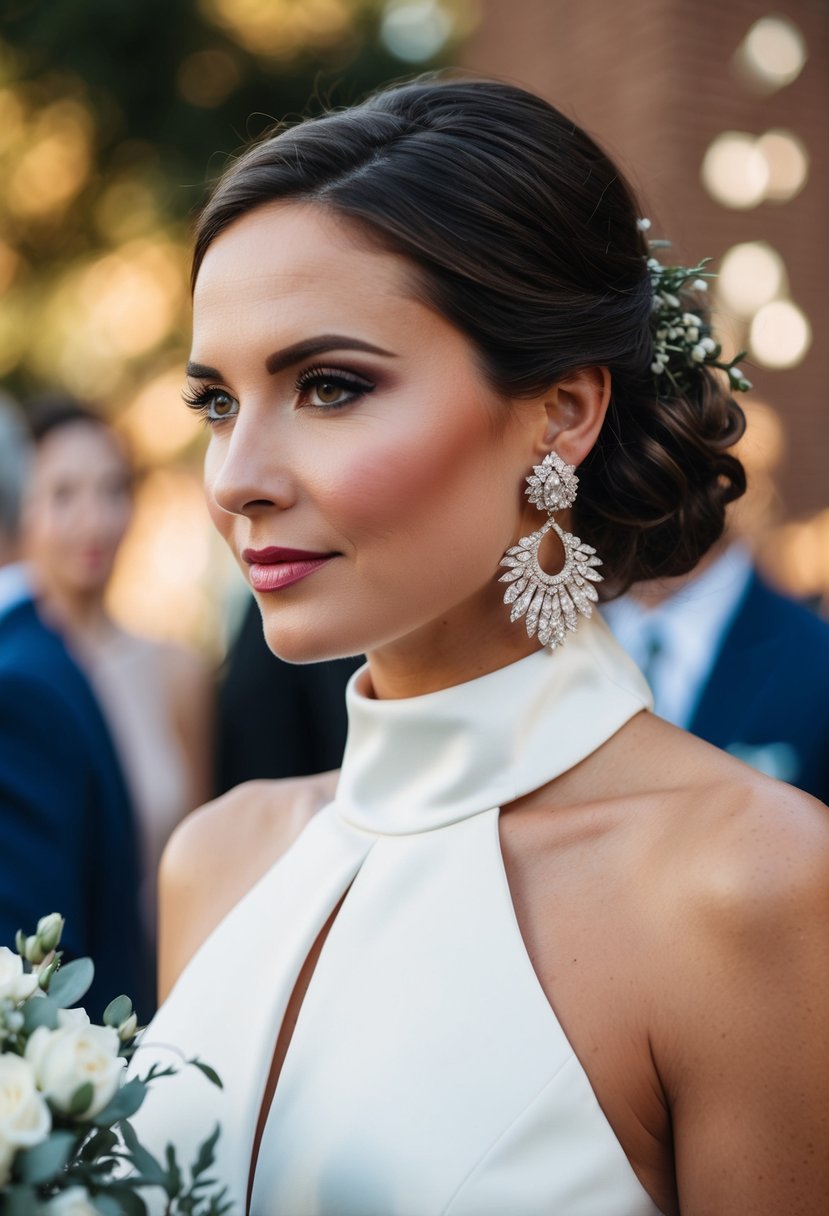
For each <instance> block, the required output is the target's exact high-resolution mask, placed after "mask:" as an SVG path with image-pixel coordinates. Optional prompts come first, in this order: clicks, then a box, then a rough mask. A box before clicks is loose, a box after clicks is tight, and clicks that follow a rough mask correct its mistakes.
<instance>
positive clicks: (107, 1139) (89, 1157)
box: [81, 1127, 118, 1162]
mask: <svg viewBox="0 0 829 1216" xmlns="http://www.w3.org/2000/svg"><path fill="white" fill-rule="evenodd" d="M117 1143H118V1136H117V1134H116V1133H115V1132H114V1131H111V1130H110V1128H108V1127H107V1128H103V1129H102V1130H101V1131H99V1132H95V1135H94V1136H91V1137H90V1138H89V1140H87V1142H86V1144H85V1145H84V1146H83V1148H82V1149H81V1161H87V1162H93V1161H97V1160H98V1158H99V1157H103V1156H104V1155H105V1154H106V1153H110V1152H112V1150H113V1149H114V1148H115V1146H116V1144H117Z"/></svg>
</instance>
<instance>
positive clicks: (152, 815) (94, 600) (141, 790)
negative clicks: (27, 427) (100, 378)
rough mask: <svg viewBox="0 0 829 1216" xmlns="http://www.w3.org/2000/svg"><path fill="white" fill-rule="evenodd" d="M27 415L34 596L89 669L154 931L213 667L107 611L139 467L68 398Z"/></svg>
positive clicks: (190, 804)
mask: <svg viewBox="0 0 829 1216" xmlns="http://www.w3.org/2000/svg"><path fill="white" fill-rule="evenodd" d="M30 421H31V428H32V433H33V436H34V442H35V451H34V458H33V462H32V473H31V480H30V485H29V488H28V492H27V495H26V502H25V511H24V528H23V532H24V542H25V549H26V554H27V557H28V559H29V561H30V566H31V575H32V579H33V582H34V585H35V589H36V595H37V601H38V605H39V609H40V612H41V613H42V615H43V616H44V618H45V619H46V620H47V621H48V622H49V623H50V624H51V625H52V626H53V627H54V628H55V629H56V630H57V631H58V632H59V633H60V634H61V636H62V637H63V638H64V640H65V641H66V643H67V646H68V648H69V650H70V651H71V653H72V654H73V655H74V657H75V659H76V660H77V662H78V663H79V664H80V665H81V667H82V668H83V669H84V671H85V672H86V674H87V676H88V678H89V680H90V682H91V684H92V686H93V688H94V690H95V692H96V694H97V696H98V699H99V702H100V704H101V707H102V709H103V711H104V716H105V717H106V719H107V722H108V723H109V727H110V730H111V732H112V736H113V738H114V740H115V744H116V748H117V750H118V753H119V756H120V758H121V763H122V766H123V769H124V773H125V774H126V778H127V785H128V787H129V790H130V794H131V797H132V802H133V805H134V807H135V811H136V818H137V823H138V828H139V837H140V841H141V853H142V881H141V904H142V908H143V913H144V917H145V922H146V925H147V929H148V933H149V934H150V936H151V938H152V936H153V934H154V930H155V902H156V875H157V870H158V865H159V862H160V859H161V853H162V851H163V848H164V845H165V844H166V842H167V839H168V837H169V835H170V833H171V832H172V831H173V829H174V828H175V826H176V824H177V823H178V822H179V821H180V820H181V819H182V817H183V816H184V815H185V814H187V813H188V811H191V810H192V809H193V808H194V807H196V806H198V805H199V804H200V803H202V802H204V801H205V800H206V799H207V798H208V797H209V796H210V793H211V783H210V764H211V746H212V727H213V712H212V709H213V682H212V675H211V672H210V670H209V667H208V665H207V663H206V662H205V661H204V660H203V659H202V658H201V657H200V656H199V655H197V654H196V653H194V652H193V651H192V650H189V649H185V648H184V647H182V646H178V645H174V644H172V643H169V642H159V641H156V640H154V639H152V638H148V637H142V636H139V635H138V634H136V633H133V632H130V631H128V630H126V629H124V628H123V627H122V626H121V625H119V624H118V623H117V622H116V621H115V620H114V619H113V617H112V616H111V615H110V613H109V611H108V609H107V604H106V591H107V585H108V583H109V581H110V577H111V575H112V571H113V567H114V565H115V560H116V557H117V554H118V550H119V547H120V545H121V542H122V541H123V539H124V536H125V534H126V531H127V529H128V527H129V524H130V520H131V517H132V503H133V477H134V474H133V469H132V466H131V462H130V459H129V456H128V453H127V450H126V448H125V446H124V443H123V442H122V440H121V439H120V437H119V436H118V435H117V433H116V432H115V431H114V429H113V428H112V427H111V426H110V425H109V424H108V423H107V422H106V421H105V420H104V419H103V418H102V417H100V416H99V415H98V414H96V413H95V412H93V411H92V410H91V409H89V408H87V407H85V406H82V405H80V404H78V403H76V402H74V401H71V400H60V399H53V400H51V401H48V402H43V403H41V404H40V405H39V406H37V407H35V408H34V409H33V411H32V414H31V420H30ZM181 560H182V561H185V562H186V560H187V555H186V553H185V554H182V559H181Z"/></svg>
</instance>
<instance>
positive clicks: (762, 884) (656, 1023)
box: [640, 751, 829, 1212]
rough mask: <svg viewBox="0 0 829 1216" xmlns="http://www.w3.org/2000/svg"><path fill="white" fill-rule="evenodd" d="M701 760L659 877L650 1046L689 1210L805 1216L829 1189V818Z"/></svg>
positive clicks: (805, 799)
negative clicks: (828, 1123) (803, 1200)
mask: <svg viewBox="0 0 829 1216" xmlns="http://www.w3.org/2000/svg"><path fill="white" fill-rule="evenodd" d="M696 754H697V755H698V756H699V757H700V758H701V759H702V760H704V761H705V764H704V765H703V767H702V769H701V770H700V774H699V777H698V779H697V780H696V781H688V782H685V783H684V786H683V787H682V788H677V789H676V791H675V794H674V797H673V798H671V799H669V800H668V801H667V802H666V804H665V806H666V817H665V822H664V824H663V825H662V826H661V830H660V831H659V832H658V833H657V834H656V835H655V837H654V839H655V841H656V843H655V852H652V853H651V854H650V861H651V863H653V864H651V865H650V866H649V877H650V887H651V893H650V896H649V898H650V899H651V904H650V909H651V911H652V912H655V913H657V914H656V915H653V916H652V917H650V918H649V923H650V924H652V925H653V926H655V930H654V933H655V940H654V942H653V943H652V945H653V946H654V950H653V951H652V957H654V958H657V957H658V958H659V959H660V965H659V969H658V974H656V973H655V974H654V976H653V979H654V983H653V987H652V990H651V995H652V997H653V1000H652V1005H651V1010H652V1013H651V1017H650V1019H649V1023H650V1024H649V1042H650V1046H651V1051H652V1054H653V1058H654V1060H655V1061H656V1063H657V1066H658V1070H659V1075H660V1079H661V1083H662V1085H663V1087H664V1091H665V1093H666V1094H667V1096H668V1098H669V1101H670V1104H671V1108H672V1111H673V1120H674V1135H675V1145H676V1160H677V1173H678V1178H679V1189H680V1199H681V1206H682V1208H683V1211H684V1210H685V1207H686V1206H687V1207H688V1209H689V1210H692V1209H693V1210H694V1211H697V1210H699V1211H721V1210H725V1209H726V1208H728V1207H733V1204H730V1205H729V1203H727V1202H726V1198H727V1196H730V1195H733V1194H734V1193H736V1192H739V1193H741V1194H744V1195H745V1196H746V1197H747V1199H748V1201H749V1206H750V1207H751V1210H752V1211H755V1210H756V1211H758V1212H760V1211H762V1212H766V1211H768V1212H772V1211H774V1212H777V1211H792V1210H794V1207H795V1206H798V1204H797V1203H796V1202H795V1201H794V1198H793V1196H795V1195H807V1194H808V1195H809V1196H813V1195H817V1194H818V1193H821V1194H823V1195H824V1196H825V1193H826V1186H827V1185H829V1164H827V1162H826V1161H821V1162H815V1163H813V1162H811V1161H810V1160H809V1161H807V1160H805V1159H804V1158H805V1156H808V1154H807V1153H805V1151H804V1148H803V1146H804V1145H806V1144H808V1143H809V1141H810V1137H811V1136H812V1135H813V1134H814V1129H815V1127H817V1126H820V1125H822V1121H824V1120H825V1112H826V1109H827V1103H829V1048H827V1043H829V1039H827V1035H826V1014H825V1010H826V1009H827V1007H829V965H827V963H828V960H829V956H827V951H826V942H827V940H829V810H828V809H827V808H826V807H825V806H824V805H823V804H822V803H820V802H818V801H817V800H816V799H814V798H812V797H810V796H809V795H808V794H804V793H802V792H801V791H800V790H797V789H794V788H792V787H791V786H788V785H785V784H783V783H782V782H778V781H774V780H772V779H771V778H769V777H765V776H763V775H762V774H760V773H755V772H753V771H752V770H750V769H748V768H746V767H745V766H744V765H742V764H740V763H739V762H738V761H735V760H733V759H732V758H731V757H728V756H725V757H723V758H722V761H721V760H720V759H719V758H718V757H709V755H708V752H707V751H704V752H700V751H697V752H696ZM640 877H641V879H642V882H643V885H644V880H645V875H644V873H643V874H642V875H640ZM654 901H655V902H654ZM781 1127H783V1128H785V1129H786V1130H785V1134H781V1130H780V1129H781ZM699 1161H706V1162H709V1163H711V1164H712V1168H711V1169H709V1170H703V1171H700V1170H699V1168H698V1162H699ZM760 1161H762V1162H763V1169H762V1170H760V1169H758V1168H757V1163H758V1162H760ZM735 1163H740V1164H739V1166H738V1167H736V1168H737V1174H736V1176H735V1175H734V1174H733V1173H732V1172H731V1171H733V1170H734V1169H735ZM721 1167H722V1168H721ZM804 1170H805V1172H803V1171H804ZM763 1178H764V1179H765V1180H764V1181H762V1182H761V1181H760V1179H763ZM795 1178H797V1180H798V1181H797V1182H796V1183H795ZM790 1184H791V1185H790ZM763 1187H765V1188H766V1189H765V1190H764V1191H763V1190H762V1188H763ZM798 1210H801V1209H800V1207H799V1206H798ZM802 1210H803V1211H806V1210H807V1209H806V1207H803V1208H802ZM808 1210H809V1211H812V1210H815V1211H817V1210H818V1208H817V1207H815V1208H812V1207H809V1208H808Z"/></svg>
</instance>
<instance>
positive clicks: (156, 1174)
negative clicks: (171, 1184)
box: [121, 1121, 169, 1194]
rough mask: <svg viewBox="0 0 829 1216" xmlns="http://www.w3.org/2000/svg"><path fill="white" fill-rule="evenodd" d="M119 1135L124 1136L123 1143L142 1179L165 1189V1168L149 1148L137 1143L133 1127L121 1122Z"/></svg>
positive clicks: (166, 1175)
mask: <svg viewBox="0 0 829 1216" xmlns="http://www.w3.org/2000/svg"><path fill="white" fill-rule="evenodd" d="M121 1135H122V1136H123V1137H124V1144H125V1145H126V1146H127V1152H128V1153H129V1156H130V1159H131V1161H132V1163H133V1165H134V1166H135V1168H136V1170H137V1171H138V1172H139V1174H141V1176H142V1178H143V1179H144V1181H145V1182H147V1183H149V1184H150V1185H152V1186H163V1187H164V1189H165V1190H167V1189H168V1180H169V1179H168V1173H167V1170H166V1169H165V1168H164V1166H163V1165H162V1164H161V1162H160V1161H158V1160H157V1159H156V1158H155V1157H154V1156H153V1155H152V1153H151V1152H150V1151H149V1149H146V1148H144V1146H143V1145H142V1144H140V1143H139V1141H138V1137H137V1136H136V1134H135V1129H134V1128H133V1126H132V1125H131V1124H130V1123H127V1122H126V1121H125V1122H124V1123H123V1124H122V1126H121ZM168 1194H169V1191H168Z"/></svg>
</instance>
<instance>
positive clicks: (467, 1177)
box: [441, 1056, 573, 1216]
mask: <svg viewBox="0 0 829 1216" xmlns="http://www.w3.org/2000/svg"><path fill="white" fill-rule="evenodd" d="M572 1059H573V1057H572V1056H568V1058H567V1059H566V1060H562V1061H561V1063H560V1064H559V1066H558V1068H556V1070H555V1072H553V1073H551V1075H550V1076H549V1077H548V1078H547V1080H546V1081H545V1082H544V1084H543V1085H542V1086H541V1088H540V1089H538V1090H537V1091H536V1092H535V1093H534V1094H533V1096H532V1097H531V1098H529V1099H528V1100H527V1101H526V1102H525V1103H524V1105H523V1106H522V1107H521V1109H520V1110H519V1111H518V1112H517V1113H516V1114H515V1115H513V1117H512V1119H510V1121H509V1123H508V1124H507V1125H506V1127H503V1128H502V1129H501V1131H500V1132H499V1133H498V1135H497V1136H496V1137H495V1139H494V1140H493V1141H491V1143H490V1144H488V1145H487V1147H486V1148H485V1149H484V1150H483V1152H482V1153H481V1154H480V1156H479V1157H478V1159H477V1160H476V1161H475V1164H474V1165H472V1166H470V1167H469V1170H468V1171H467V1172H466V1174H464V1176H463V1178H462V1179H461V1181H460V1182H459V1183H458V1185H457V1187H456V1188H455V1190H454V1191H453V1192H452V1194H451V1195H450V1196H449V1200H448V1202H447V1204H446V1206H445V1207H444V1208H443V1210H442V1212H441V1216H449V1211H450V1208H451V1207H452V1205H453V1204H454V1203H455V1201H456V1200H457V1199H459V1198H460V1196H461V1193H462V1191H463V1190H464V1188H465V1187H466V1186H467V1185H468V1183H469V1182H471V1181H472V1179H473V1178H474V1176H475V1174H477V1173H478V1171H479V1170H480V1169H481V1168H482V1166H483V1165H484V1163H485V1162H486V1160H487V1158H488V1157H489V1156H490V1154H491V1153H492V1152H493V1151H494V1150H495V1149H496V1148H497V1147H498V1145H499V1144H500V1142H501V1141H502V1140H503V1139H504V1137H505V1136H506V1135H508V1133H509V1132H510V1131H511V1130H512V1128H513V1127H514V1126H515V1124H516V1123H517V1122H518V1121H519V1119H522V1118H523V1117H524V1115H525V1114H526V1113H527V1111H528V1110H529V1109H530V1107H531V1106H533V1105H534V1104H535V1103H536V1102H537V1101H538V1099H539V1098H540V1097H541V1095H542V1094H543V1093H544V1091H545V1090H547V1089H549V1088H550V1086H551V1085H552V1083H553V1081H555V1079H556V1078H557V1077H558V1075H559V1073H560V1072H561V1071H562V1069H564V1068H566V1067H567V1065H568V1064H570V1063H571V1062H572Z"/></svg>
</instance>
